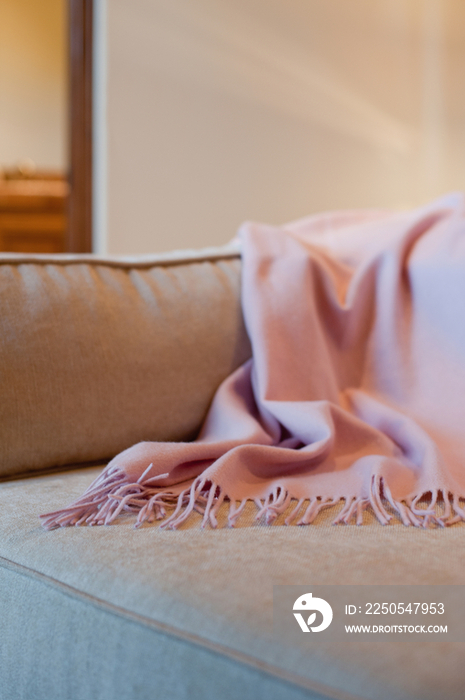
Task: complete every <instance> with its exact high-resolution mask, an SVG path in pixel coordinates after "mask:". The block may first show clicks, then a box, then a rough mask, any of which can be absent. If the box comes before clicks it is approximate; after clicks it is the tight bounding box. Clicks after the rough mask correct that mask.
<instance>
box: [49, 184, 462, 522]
mask: <svg viewBox="0 0 465 700" xmlns="http://www.w3.org/2000/svg"><path fill="white" fill-rule="evenodd" d="M240 238H241V241H242V258H243V290H242V305H243V312H244V317H245V321H246V326H247V330H248V333H249V335H250V339H251V343H252V349H253V359H252V360H250V361H249V362H247V363H246V364H245V365H243V366H242V367H241V368H239V369H238V370H237V371H236V372H235V373H234V374H232V375H231V376H230V377H229V378H228V379H227V380H226V381H225V382H224V383H223V384H222V385H221V386H220V388H219V389H218V391H217V393H216V396H215V398H214V400H213V403H212V405H211V408H210V411H209V413H208V416H207V418H206V421H205V423H204V425H203V428H202V430H201V433H200V435H199V437H198V439H197V440H196V441H195V442H193V443H150V442H147V443H140V444H138V445H135V446H134V447H132V448H130V449H128V450H126V451H125V452H122V453H121V454H119V455H118V456H117V457H115V458H114V459H113V460H112V461H111V462H110V464H109V465H108V467H107V468H106V470H105V471H104V473H103V474H102V476H101V477H100V478H99V479H98V480H97V481H96V482H94V484H92V485H91V486H90V487H89V489H88V491H87V492H86V493H85V494H84V496H83V497H82V498H81V499H79V500H78V501H77V502H76V503H75V504H73V505H71V506H69V507H68V508H65V509H64V510H62V511H59V512H57V513H52V514H48V515H46V516H42V517H43V522H44V525H45V527H48V528H51V527H57V526H60V525H61V526H63V525H70V524H81V523H85V522H88V523H90V524H102V523H108V522H111V521H112V520H113V519H114V518H115V517H117V515H118V514H119V513H120V512H121V511H122V510H129V511H133V512H136V513H137V514H138V518H137V524H138V525H139V524H141V523H142V522H144V521H145V520H148V521H153V520H154V519H155V518H157V519H158V518H160V519H163V520H164V522H163V524H162V525H163V526H168V527H177V526H178V525H180V524H181V523H182V522H183V521H184V520H185V519H186V518H187V517H188V516H189V514H190V513H191V512H192V511H193V510H194V509H195V510H200V511H201V512H202V513H203V514H204V523H205V524H207V523H209V524H210V525H212V526H215V525H216V524H217V520H216V513H217V511H218V508H219V506H220V505H221V503H222V502H223V501H224V500H225V499H226V500H227V501H229V503H230V511H229V523H230V524H231V525H234V523H235V521H236V519H237V517H238V516H239V515H240V512H241V509H242V508H243V507H244V505H245V503H246V502H247V500H248V499H253V500H254V501H255V502H256V504H257V508H258V517H262V516H264V517H265V519H266V521H267V522H271V521H273V520H274V519H275V518H276V517H277V515H279V514H280V513H282V512H284V511H286V516H287V517H286V523H301V524H308V523H310V522H312V521H313V520H314V518H315V516H316V515H317V513H318V512H319V511H320V510H321V509H322V508H323V507H325V506H328V505H333V504H335V503H338V502H339V501H340V502H341V509H340V511H339V514H338V516H337V518H336V522H347V523H349V522H358V523H361V522H362V515H363V510H364V509H365V508H367V507H368V508H372V509H373V511H374V513H375V514H376V516H377V517H378V519H379V520H380V522H381V523H383V524H385V523H387V522H388V521H389V520H390V519H391V518H392V517H396V518H399V519H400V520H401V521H402V522H403V523H404V524H405V525H409V524H413V525H424V526H427V525H429V524H439V525H444V524H452V523H454V522H457V521H458V520H463V519H465V510H464V509H463V503H462V501H461V500H460V499H461V498H462V497H464V496H465V460H464V457H465V209H464V200H463V198H462V197H461V196H460V195H451V196H449V197H445V198H443V199H441V200H439V201H436V202H434V203H432V204H431V205H429V206H426V207H423V208H421V209H417V210H415V211H411V212H402V213H390V212H384V211H381V212H372V211H368V212H359V211H357V212H342V213H332V214H323V215H320V216H314V217H310V218H308V219H304V220H302V221H298V222H296V223H292V224H289V225H288V226H285V227H283V228H274V227H271V226H264V225H261V224H245V225H244V226H243V227H242V229H241V231H240ZM423 496H426V499H422V500H421V501H420V499H421V498H422V497H423Z"/></svg>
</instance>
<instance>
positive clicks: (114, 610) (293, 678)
mask: <svg viewBox="0 0 465 700" xmlns="http://www.w3.org/2000/svg"><path fill="white" fill-rule="evenodd" d="M0 568H3V569H7V570H9V571H13V572H15V573H17V574H19V575H21V576H25V577H27V578H30V579H34V580H36V581H39V582H40V583H42V584H44V585H45V586H50V587H51V588H55V589H56V590H59V591H60V592H61V593H63V595H66V596H68V597H70V598H75V599H77V600H81V601H83V602H86V603H90V604H91V605H93V606H95V607H96V608H99V609H101V610H103V611H105V612H107V613H110V614H113V615H117V616H118V617H122V618H125V619H127V620H130V621H131V622H134V623H136V624H139V625H143V626H144V627H150V628H151V629H153V630H155V631H157V632H159V633H161V634H165V635H168V636H170V637H175V638H177V639H181V640H183V641H185V642H187V643H189V644H193V645H195V646H199V647H202V648H204V649H207V650H208V651H210V652H212V653H214V654H218V655H220V656H225V657H227V658H230V659H232V660H233V661H236V662H238V663H242V664H244V665H246V666H250V667H252V668H254V669H256V670H257V671H260V672H262V673H266V674H268V675H270V676H274V677H276V678H279V679H280V680H282V681H285V682H287V683H290V684H292V685H297V686H300V687H302V688H305V689H307V690H311V691H313V692H315V693H319V694H320V695H322V696H323V697H327V698H328V700H365V699H364V698H362V697H361V696H358V695H357V696H356V695H352V694H350V693H346V692H344V691H339V690H338V689H336V688H329V687H327V686H324V685H323V684H320V683H312V682H311V681H309V680H308V679H306V678H303V677H302V676H299V675H298V674H294V673H292V672H291V671H286V670H284V669H279V668H277V667H275V666H273V665H271V664H268V663H267V662H266V661H261V660H260V659H257V658H255V657H253V656H249V655H248V654H245V653H243V652H240V651H237V650H236V649H231V648H229V647H226V646H223V645H222V644H217V643H215V642H210V641H209V640H207V639H204V638H202V637H199V636H198V635H195V634H193V633H191V632H184V631H182V630H179V629H177V628H175V627H171V626H170V625H167V624H166V623H163V622H157V621H156V620H153V619H151V618H149V617H145V616H144V615H140V614H138V613H135V612H132V611H131V610H127V609H126V608H122V607H120V606H118V605H114V604H113V603H109V602H107V601H105V600H102V599H101V598H96V597H95V596H93V595H91V594H89V593H85V592H84V591H80V590H79V589H77V588H74V587H73V586H69V585H68V584H67V583H62V582H61V581H58V580H57V579H55V578H53V577H51V576H48V575H47V574H42V573H40V572H39V571H35V570H34V569H30V568H29V567H27V566H24V565H23V564H18V563H16V562H14V561H11V559H6V558H5V557H2V556H0Z"/></svg>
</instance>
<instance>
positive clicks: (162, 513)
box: [39, 465, 465, 530]
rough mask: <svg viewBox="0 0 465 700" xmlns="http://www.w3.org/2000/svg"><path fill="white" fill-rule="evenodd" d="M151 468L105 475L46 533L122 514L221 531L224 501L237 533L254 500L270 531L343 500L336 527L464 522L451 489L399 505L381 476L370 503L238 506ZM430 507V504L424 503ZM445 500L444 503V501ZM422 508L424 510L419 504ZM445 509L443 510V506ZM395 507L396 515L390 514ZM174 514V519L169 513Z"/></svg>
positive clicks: (213, 490) (281, 501) (326, 499)
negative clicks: (180, 485) (366, 521)
mask: <svg viewBox="0 0 465 700" xmlns="http://www.w3.org/2000/svg"><path fill="white" fill-rule="evenodd" d="M151 468H152V465H150V466H149V467H148V468H147V469H146V470H145V472H144V474H142V476H141V477H140V479H138V481H137V482H132V483H129V482H128V479H127V476H126V474H125V473H124V472H123V471H122V470H121V469H119V468H118V467H112V468H110V469H106V470H104V471H103V472H102V474H101V475H100V476H99V477H98V478H97V479H96V480H95V481H94V482H93V483H92V484H91V485H90V486H89V488H88V489H87V490H86V491H85V492H84V494H83V495H82V496H81V498H78V499H77V500H76V501H74V503H72V504H71V505H69V506H67V507H66V508H63V509H61V510H57V511H54V512H52V513H47V514H45V515H41V516H39V517H40V518H41V520H42V525H43V527H44V528H45V529H46V530H53V529H55V528H58V527H67V526H71V525H74V526H79V525H109V524H110V523H112V522H113V521H114V520H115V519H116V518H117V517H118V516H119V515H120V513H123V512H130V513H135V514H137V520H136V523H135V527H136V528H138V527H141V525H143V523H144V522H147V523H153V522H154V521H155V520H163V522H162V523H161V524H160V527H161V528H165V529H173V530H174V529H176V528H178V527H179V526H180V525H182V524H183V523H184V522H185V521H186V520H187V519H188V518H189V517H190V516H191V515H192V514H193V513H194V512H197V513H200V514H201V515H202V516H203V520H202V525H201V527H205V526H206V525H209V526H211V527H213V528H216V527H217V526H218V520H217V514H218V510H219V509H220V507H221V505H222V504H223V502H224V501H229V514H228V525H229V526H230V527H234V526H235V525H236V523H237V521H238V519H239V517H240V516H241V514H242V513H243V511H244V508H245V505H246V503H247V501H248V500H254V501H255V504H256V506H257V508H258V512H257V514H256V520H261V519H262V518H263V519H264V520H265V522H266V523H267V524H268V525H271V524H272V523H273V522H274V521H275V520H276V519H277V518H278V516H279V515H281V514H282V513H284V512H285V511H287V510H288V509H289V507H290V506H291V502H292V501H294V500H297V501H298V502H297V504H296V505H295V507H294V508H293V509H292V511H291V512H290V514H289V515H287V517H286V519H285V520H284V524H285V525H292V524H295V525H310V524H311V523H313V522H314V520H315V518H316V517H317V516H318V514H319V513H320V512H321V511H322V510H324V509H325V508H329V507H331V506H335V505H336V504H338V503H339V502H340V501H341V500H342V501H344V503H343V506H342V508H341V510H340V511H339V513H338V514H337V516H336V517H335V519H334V520H333V524H334V525H337V524H346V525H348V524H350V523H351V522H352V521H353V520H354V521H355V522H356V524H357V525H362V524H363V512H364V510H366V509H367V508H370V509H371V510H372V512H373V513H374V515H375V516H376V517H377V519H378V520H379V522H380V523H381V524H382V525H387V524H388V523H389V522H390V521H391V520H392V518H393V516H394V515H396V516H397V518H398V519H399V520H400V521H401V522H402V523H403V524H404V525H407V526H409V525H413V526H415V527H424V528H427V527H430V526H441V527H447V526H450V525H454V524H455V523H457V522H460V521H465V510H464V508H463V507H462V506H461V505H460V501H461V500H465V496H461V495H459V494H457V493H452V492H451V491H450V490H448V489H430V490H428V491H425V492H422V493H418V494H416V495H414V496H410V497H407V498H404V499H402V500H400V501H399V500H395V499H394V498H393V497H392V494H391V491H390V490H389V487H388V485H387V483H386V480H385V479H383V477H381V476H376V475H373V476H372V479H371V484H370V492H369V494H368V496H367V497H357V496H350V497H347V496H336V497H330V496H315V497H311V498H301V499H300V500H298V499H296V498H294V497H293V495H292V494H291V493H290V492H289V491H287V490H286V489H284V488H283V487H282V486H275V487H274V488H273V490H272V491H271V492H270V493H269V494H268V495H267V497H266V498H264V499H260V498H254V499H250V498H244V499H243V500H242V501H240V502H239V505H237V503H238V502H237V501H236V500H234V499H231V498H229V497H228V495H227V494H226V493H225V492H224V491H223V490H222V489H221V487H220V486H219V485H218V484H215V483H213V482H212V480H211V479H209V478H208V477H205V476H199V477H197V478H196V479H195V480H194V481H193V483H192V484H191V485H190V486H189V487H188V488H186V489H184V490H183V491H181V492H180V493H174V492H173V491H170V490H169V489H168V490H166V491H163V490H162V489H160V487H159V486H158V487H157V485H156V482H157V481H158V480H160V479H162V478H166V477H167V476H168V475H167V474H161V475H159V476H156V477H151V478H149V476H148V474H149V472H150V469H151ZM427 497H429V502H428V503H425V500H424V499H425V498H427ZM440 499H441V501H440ZM420 502H421V504H420ZM440 503H441V505H439V504H440ZM388 507H390V509H391V511H393V512H389V511H388ZM169 510H173V512H172V513H170V515H168V511H169Z"/></svg>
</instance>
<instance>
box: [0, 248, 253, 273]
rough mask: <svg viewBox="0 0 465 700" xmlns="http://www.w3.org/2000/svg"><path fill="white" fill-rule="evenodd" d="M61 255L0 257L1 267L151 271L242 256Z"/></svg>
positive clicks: (236, 254) (220, 254)
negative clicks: (137, 257) (111, 257)
mask: <svg viewBox="0 0 465 700" xmlns="http://www.w3.org/2000/svg"><path fill="white" fill-rule="evenodd" d="M59 255H60V254H59V253H57V257H56V258H54V257H51V256H48V255H44V256H43V257H38V256H33V255H27V254H25V257H24V258H17V257H12V258H11V260H10V259H7V258H4V257H0V266H1V265H91V266H92V267H114V268H121V269H125V270H130V269H133V268H135V269H149V268H151V267H175V266H177V265H192V264H194V265H195V264H197V263H203V262H221V261H222V260H234V259H239V258H240V257H241V254H240V252H239V251H237V250H234V251H231V252H218V253H206V254H204V255H202V254H200V255H199V256H198V257H196V256H195V255H192V257H189V256H187V255H186V256H185V257H179V258H175V257H173V258H169V257H167V258H162V257H160V258H159V259H156V258H154V259H149V260H124V259H122V260H116V259H115V260H109V259H108V258H98V257H93V256H92V257H90V256H86V255H84V254H83V255H82V257H79V258H77V257H72V258H71V257H58V256H59Z"/></svg>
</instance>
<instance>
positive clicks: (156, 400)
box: [0, 248, 465, 700]
mask: <svg viewBox="0 0 465 700" xmlns="http://www.w3.org/2000/svg"><path fill="white" fill-rule="evenodd" d="M239 289H240V257H239V253H238V251H237V250H235V249H234V248H227V249H220V250H207V251H200V252H198V253H196V252H184V253H177V254H173V255H169V256H160V257H158V258H153V259H138V260H134V261H131V260H126V261H115V260H102V259H98V258H91V257H90V256H57V257H45V256H44V257H39V256H35V257H31V256H19V255H6V254H4V255H2V257H1V259H0V479H1V482H2V483H0V625H1V628H0V700H19V699H21V700H100V699H101V700H107V699H108V700H109V699H110V698H111V700H114V698H121V699H122V700H139V699H140V700H148V699H152V698H153V699H155V698H169V699H170V700H178V699H181V698H182V699H183V700H184V699H185V700H187V699H189V700H190V699H191V698H192V699H196V698H202V699H203V698H205V699H210V698H212V699H213V698H215V700H216V699H217V698H224V699H225V700H236V699H240V700H244V699H246V698H247V699H248V698H250V699H251V700H252V699H253V700H256V699H260V698H266V699H267V700H298V699H299V700H300V699H303V698H310V699H313V700H317V699H319V698H324V697H328V698H347V699H349V698H357V699H359V700H360V699H364V700H413V699H415V700H438V698H447V700H459V698H463V697H464V690H463V688H464V681H465V668H464V664H463V656H464V652H465V645H462V644H458V643H455V644H454V643H439V642H434V643H431V642H430V643H427V642H422V643H418V644H416V645H413V644H391V643H387V642H383V643H382V644H380V643H378V644H376V643H372V644H369V643H366V642H360V643H351V644H350V645H349V644H348V645H347V646H346V647H342V648H341V647H338V648H334V647H331V646H330V645H328V644H327V643H325V642H324V641H323V640H322V641H321V645H320V646H318V649H317V651H316V652H314V653H313V654H311V655H308V654H304V653H303V651H302V649H301V648H297V647H293V646H292V645H290V646H289V645H286V646H283V645H281V644H280V643H279V638H276V637H275V636H274V635H273V633H272V612H273V611H272V595H273V585H274V584H322V583H325V584H334V583H354V584H355V583H356V584H366V585H368V584H380V583H391V584H407V583H414V584H418V583H425V584H426V583H434V584H464V583H465V565H464V563H463V562H464V556H463V555H464V554H465V537H464V534H465V530H464V527H463V526H461V525H457V526H454V527H452V528H449V529H446V530H425V531H424V530H417V529H415V528H405V527H404V526H403V525H401V524H392V525H388V526H386V527H382V526H381V525H380V524H379V523H378V522H377V521H374V519H373V518H372V516H370V514H369V513H366V514H365V525H364V526H363V527H356V526H347V527H345V526H332V525H331V520H332V517H331V513H330V512H328V511H325V513H324V514H322V515H321V517H320V518H319V520H318V521H317V523H316V524H315V525H311V526H309V527H281V526H280V522H281V520H278V522H277V523H276V524H274V525H273V526H266V525H265V524H264V523H261V522H255V520H254V516H255V506H254V505H253V504H252V505H251V506H250V507H249V508H248V510H247V512H246V517H244V518H243V519H242V520H241V521H240V522H239V524H238V527H237V528H235V529H228V528H227V527H225V528H223V529H218V530H209V529H205V530H201V529H200V528H199V522H200V516H199V519H198V520H197V521H196V520H195V518H194V519H192V520H189V521H188V524H186V525H185V526H183V527H181V528H180V529H179V530H178V531H165V530H160V529H159V528H158V526H157V524H154V525H147V526H144V527H142V528H141V529H139V530H134V528H133V518H132V517H130V516H128V517H123V518H122V519H120V520H118V521H117V522H115V523H114V524H113V525H111V526H110V527H97V528H88V527H80V528H66V529H62V530H57V531H50V532H45V531H44V530H43V529H42V528H41V526H40V523H39V520H38V515H39V514H40V513H43V512H47V511H50V510H53V509H56V508H58V507H60V506H61V505H64V504H66V503H67V502H69V501H70V500H72V499H73V498H75V497H76V496H78V495H80V494H81V493H82V491H83V490H84V489H85V487H86V486H87V485H88V484H89V483H90V482H91V481H92V479H93V478H94V477H95V476H96V474H97V473H98V471H99V470H100V469H101V465H102V464H104V463H105V460H108V458H110V457H112V456H113V455H114V454H116V453H117V452H118V451H120V450H122V449H124V448H126V447H129V446H130V445H132V444H133V443H136V442H138V441H140V440H179V439H184V440H185V439H190V438H193V437H194V436H195V434H196V432H197V430H198V429H199V427H200V425H201V422H202V420H203V418H204V416H205V414H206V411H207V409H208V405H209V402H210V401H211V398H212V396H213V394H214V391H215V389H216V387H217V386H218V385H219V383H220V382H221V381H222V379H223V378H224V377H226V376H227V375H228V374H229V373H230V372H231V371H232V370H233V369H235V368H236V367H238V366H239V365H240V364H241V363H242V362H244V361H245V360H246V359H248V357H249V356H250V352H251V350H250V345H249V342H248V339H247V334H246V331H245V329H244V325H243V321H242V314H241V308H240V300H239ZM219 519H220V521H221V513H220V518H219ZM224 521H225V518H223V522H222V523H221V522H220V524H224Z"/></svg>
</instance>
